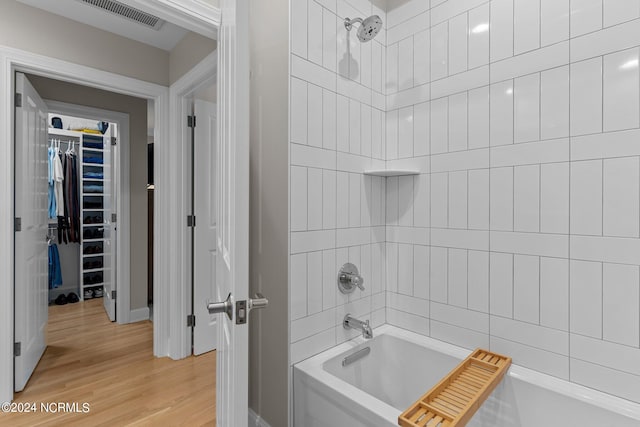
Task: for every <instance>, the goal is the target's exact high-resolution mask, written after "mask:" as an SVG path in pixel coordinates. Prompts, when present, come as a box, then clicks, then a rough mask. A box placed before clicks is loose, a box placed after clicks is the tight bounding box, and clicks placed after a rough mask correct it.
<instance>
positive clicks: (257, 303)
mask: <svg viewBox="0 0 640 427" xmlns="http://www.w3.org/2000/svg"><path fill="white" fill-rule="evenodd" d="M268 305H269V300H268V299H266V298H265V297H264V295H262V294H261V293H257V294H256V295H255V297H254V298H249V310H253V309H254V308H265V307H266V306H268Z"/></svg>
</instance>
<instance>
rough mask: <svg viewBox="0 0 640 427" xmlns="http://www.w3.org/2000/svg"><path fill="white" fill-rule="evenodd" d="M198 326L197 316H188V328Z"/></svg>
mask: <svg viewBox="0 0 640 427" xmlns="http://www.w3.org/2000/svg"><path fill="white" fill-rule="evenodd" d="M195 326H196V315H195V314H190V315H188V316H187V327H188V328H195Z"/></svg>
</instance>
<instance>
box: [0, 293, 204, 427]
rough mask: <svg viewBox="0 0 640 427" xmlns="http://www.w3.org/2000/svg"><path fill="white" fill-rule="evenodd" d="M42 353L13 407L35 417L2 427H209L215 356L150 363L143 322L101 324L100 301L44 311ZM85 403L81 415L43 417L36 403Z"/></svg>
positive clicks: (149, 332) (5, 417)
mask: <svg viewBox="0 0 640 427" xmlns="http://www.w3.org/2000/svg"><path fill="white" fill-rule="evenodd" d="M47 343H48V347H47V350H46V351H45V353H44V356H43V357H42V359H41V360H40V364H39V365H38V367H37V368H36V370H35V372H34V373H33V376H32V377H31V379H30V380H29V383H28V384H27V387H26V388H25V390H24V391H23V392H21V393H17V394H16V395H15V400H14V401H15V402H18V403H20V402H29V403H36V405H37V407H38V412H36V413H12V414H6V413H3V414H0V425H2V426H12V427H13V426H15V427H20V426H59V425H64V426H159V425H161V426H178V425H185V426H202V425H215V371H216V352H215V351H213V352H209V353H207V354H204V355H202V356H198V357H189V358H187V359H183V360H179V361H175V360H171V359H169V358H161V359H157V358H154V357H153V327H152V324H151V322H148V321H147V322H138V323H132V324H129V325H118V324H116V323H111V322H109V320H108V318H107V316H106V314H105V312H104V309H103V308H102V300H101V299H96V300H89V301H85V302H79V303H76V304H68V305H64V306H51V307H50V308H49V325H48V336H47ZM56 402H69V403H73V402H78V403H79V408H80V411H82V404H83V403H85V402H86V403H89V405H90V411H89V412H88V413H64V412H58V413H46V412H42V411H40V409H41V408H40V404H41V403H45V404H46V403H56Z"/></svg>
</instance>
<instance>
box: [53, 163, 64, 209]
mask: <svg viewBox="0 0 640 427" xmlns="http://www.w3.org/2000/svg"><path fill="white" fill-rule="evenodd" d="M63 179H64V172H63V171H62V161H61V160H60V156H58V155H57V154H56V155H55V156H54V159H53V180H54V186H55V188H54V190H55V196H56V213H57V216H64V194H63V192H62V180H63Z"/></svg>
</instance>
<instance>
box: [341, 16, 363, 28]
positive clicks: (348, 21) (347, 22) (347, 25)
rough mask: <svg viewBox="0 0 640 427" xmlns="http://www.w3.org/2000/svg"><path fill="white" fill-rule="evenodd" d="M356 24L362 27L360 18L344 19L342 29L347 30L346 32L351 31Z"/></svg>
mask: <svg viewBox="0 0 640 427" xmlns="http://www.w3.org/2000/svg"><path fill="white" fill-rule="evenodd" d="M356 22H357V23H359V24H360V25H362V18H353V19H351V18H344V27H345V28H346V29H347V31H351V28H353V24H355V23H356Z"/></svg>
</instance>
